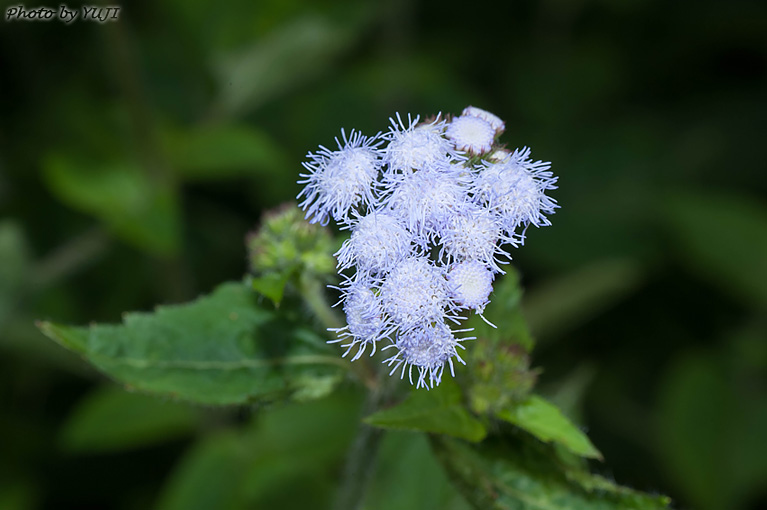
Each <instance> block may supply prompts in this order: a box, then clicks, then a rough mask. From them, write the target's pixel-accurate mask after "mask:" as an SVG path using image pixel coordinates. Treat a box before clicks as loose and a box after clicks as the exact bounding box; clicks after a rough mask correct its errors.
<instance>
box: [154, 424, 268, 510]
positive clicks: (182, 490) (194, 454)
mask: <svg viewBox="0 0 767 510" xmlns="http://www.w3.org/2000/svg"><path fill="white" fill-rule="evenodd" d="M248 446H249V445H248V443H247V441H245V440H244V439H243V437H242V434H237V433H233V432H225V433H219V434H215V435H212V436H209V437H207V438H205V439H204V440H203V441H201V442H199V443H197V444H195V446H194V448H193V449H192V450H191V451H190V452H189V453H188V454H187V455H185V456H184V458H183V459H182V460H181V464H180V465H179V466H178V467H177V469H176V470H175V471H174V473H173V475H172V476H171V478H170V480H169V482H168V485H166V487H165V489H164V491H163V494H162V496H161V498H160V502H159V504H158V505H157V510H208V509H210V508H215V509H217V510H235V509H240V508H246V505H245V503H244V499H243V496H242V482H243V480H244V478H245V473H246V468H247V466H248V465H249V464H250V462H251V461H252V455H253V453H252V451H250V448H249V447H248Z"/></svg>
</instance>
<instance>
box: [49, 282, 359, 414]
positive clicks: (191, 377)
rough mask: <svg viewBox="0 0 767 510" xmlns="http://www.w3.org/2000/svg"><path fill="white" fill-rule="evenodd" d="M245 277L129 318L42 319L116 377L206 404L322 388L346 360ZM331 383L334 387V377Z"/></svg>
mask: <svg viewBox="0 0 767 510" xmlns="http://www.w3.org/2000/svg"><path fill="white" fill-rule="evenodd" d="M255 299H256V297H255V296H254V294H253V292H252V291H250V290H249V289H248V288H247V287H246V286H245V285H244V284H241V283H226V284H223V285H221V286H219V287H218V288H217V289H216V290H215V291H214V292H213V294H211V295H210V296H205V297H201V298H199V299H198V300H196V301H194V302H192V303H188V304H185V305H174V306H161V307H158V308H157V310H156V311H155V312H154V313H152V314H150V313H129V314H126V315H125V317H124V321H123V324H122V325H98V324H97V325H93V326H90V327H72V326H62V325H58V324H54V323H51V322H43V323H40V324H39V325H38V326H39V327H40V329H41V330H42V331H43V333H45V334H46V335H47V336H48V337H50V338H51V339H53V340H55V341H57V342H59V343H60V344H61V345H63V346H64V347H67V348H68V349H71V350H73V351H75V352H78V353H80V354H81V355H83V357H84V358H85V359H86V360H87V361H89V362H91V363H93V364H94V365H95V366H96V367H97V368H98V369H99V370H101V371H102V372H104V373H106V374H107V375H109V376H110V377H112V378H114V379H115V380H117V381H119V382H121V383H123V384H126V385H128V386H129V387H131V388H135V389H137V390H139V391H144V392H147V393H155V394H159V395H166V396H170V397H174V398H179V399H181V400H188V401H191V402H198V403H202V404H218V405H227V404H244V403H248V402H253V401H255V400H259V399H270V398H274V397H276V396H278V395H281V394H295V393H300V394H303V395H310V396H312V397H318V396H321V394H320V395H318V394H317V393H316V392H314V393H313V392H312V391H310V390H312V388H314V385H315V383H316V382H317V381H320V382H327V381H328V380H329V379H333V378H334V380H335V381H336V382H337V380H338V377H339V376H340V374H341V370H340V367H345V366H346V365H345V363H344V361H343V360H341V359H340V358H339V357H338V356H337V355H336V353H335V352H334V351H333V350H332V348H330V347H328V346H327V345H326V344H325V343H324V341H323V340H322V339H321V338H319V337H317V336H316V335H315V334H314V333H312V332H311V331H309V330H305V329H296V327H295V325H294V324H293V323H289V322H287V321H285V320H281V319H280V318H279V316H277V315H276V314H274V313H272V312H270V311H267V310H265V309H262V308H259V307H258V306H257V305H256V303H255ZM323 387H325V388H330V389H332V387H333V385H332V384H331V385H327V384H325V385H324V386H323Z"/></svg>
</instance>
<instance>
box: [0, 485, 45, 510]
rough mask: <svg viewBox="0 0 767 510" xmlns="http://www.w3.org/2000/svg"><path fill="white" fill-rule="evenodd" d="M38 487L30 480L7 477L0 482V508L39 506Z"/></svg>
mask: <svg viewBox="0 0 767 510" xmlns="http://www.w3.org/2000/svg"><path fill="white" fill-rule="evenodd" d="M39 499H40V488H39V487H36V486H35V484H34V483H32V481H31V480H27V479H23V478H22V479H17V478H14V477H7V478H6V479H4V480H3V481H2V482H0V508H2V509H3V510H33V509H34V508H39V507H40V502H39V501H38V500H39Z"/></svg>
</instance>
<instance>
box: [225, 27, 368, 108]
mask: <svg viewBox="0 0 767 510" xmlns="http://www.w3.org/2000/svg"><path fill="white" fill-rule="evenodd" d="M359 17H360V18H361V19H359V20H348V22H347V23H345V24H344V26H340V25H336V24H333V23H331V22H330V21H328V20H327V19H325V18H323V17H319V16H308V17H304V18H299V19H296V20H294V21H292V22H290V23H285V24H284V25H282V26H281V27H280V28H279V30H277V31H275V32H273V33H272V34H270V35H268V36H267V37H264V38H262V39H261V40H260V41H258V42H257V43H256V44H254V45H253V46H251V47H249V48H244V49H242V50H240V51H238V52H233V53H230V54H228V55H224V56H221V57H219V58H218V59H217V60H216V61H215V66H214V67H215V72H216V76H217V79H218V86H219V98H218V103H219V108H220V109H221V111H222V113H223V114H224V115H226V116H232V115H243V114H245V113H247V112H249V111H252V110H253V109H255V108H258V107H259V106H261V105H263V104H264V103H266V102H267V101H269V100H270V99H272V98H274V96H276V95H279V94H281V93H283V92H284V91H285V90H287V89H289V88H291V87H294V86H297V85H299V84H301V83H305V82H306V81H307V80H308V79H309V78H311V77H312V76H315V75H316V74H318V73H319V72H320V71H322V70H323V69H325V68H326V67H328V65H329V64H330V63H331V62H332V60H333V59H335V58H336V57H337V56H338V55H339V54H340V53H341V52H342V51H343V50H345V49H346V48H347V47H348V46H349V45H350V44H351V43H352V42H353V41H354V38H355V33H356V31H358V30H359V29H360V28H361V26H363V25H364V23H365V22H366V19H365V18H367V15H360V16H359Z"/></svg>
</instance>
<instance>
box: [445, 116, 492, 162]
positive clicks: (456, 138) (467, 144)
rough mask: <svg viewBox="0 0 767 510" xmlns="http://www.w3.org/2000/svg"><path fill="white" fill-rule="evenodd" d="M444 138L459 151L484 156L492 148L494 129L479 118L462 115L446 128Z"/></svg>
mask: <svg viewBox="0 0 767 510" xmlns="http://www.w3.org/2000/svg"><path fill="white" fill-rule="evenodd" d="M445 136H447V137H448V138H449V139H451V140H452V141H453V142H454V143H455V146H456V148H458V149H459V150H462V151H466V152H468V153H470V154H484V153H486V152H489V151H490V149H491V148H492V146H493V139H494V138H495V129H494V128H493V127H492V126H491V125H490V123H489V122H487V121H486V120H484V119H482V118H480V117H472V116H470V115H462V116H460V117H456V118H454V119H453V121H452V122H451V123H450V125H448V126H447V131H445Z"/></svg>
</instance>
